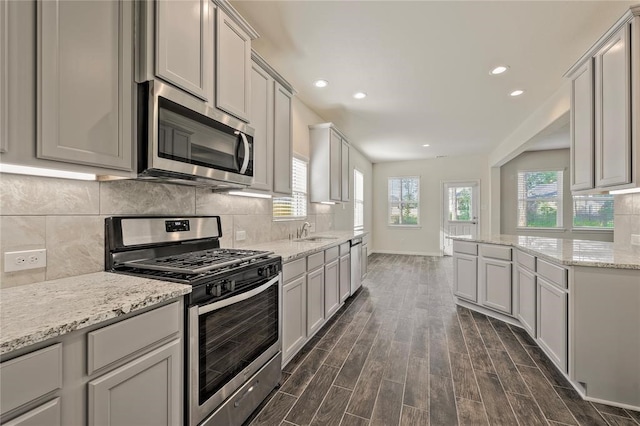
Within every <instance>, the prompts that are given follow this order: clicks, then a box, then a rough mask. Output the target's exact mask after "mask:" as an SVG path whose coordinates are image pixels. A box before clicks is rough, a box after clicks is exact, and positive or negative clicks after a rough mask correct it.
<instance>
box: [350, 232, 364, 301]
mask: <svg viewBox="0 0 640 426" xmlns="http://www.w3.org/2000/svg"><path fill="white" fill-rule="evenodd" d="M361 260H362V238H361V237H356V238H353V239H352V240H351V295H353V294H354V293H355V292H356V290H358V289H359V288H360V286H361V285H362V263H361Z"/></svg>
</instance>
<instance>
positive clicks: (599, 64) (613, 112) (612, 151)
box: [595, 25, 631, 187]
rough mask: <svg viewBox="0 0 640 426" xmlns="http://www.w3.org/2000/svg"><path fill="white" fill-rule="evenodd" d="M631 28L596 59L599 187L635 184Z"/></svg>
mask: <svg viewBox="0 0 640 426" xmlns="http://www.w3.org/2000/svg"><path fill="white" fill-rule="evenodd" d="M630 37H631V36H630V26H629V25H625V26H624V27H623V28H622V30H620V31H619V32H618V33H617V34H615V35H614V36H613V37H612V38H611V40H610V41H609V42H608V43H607V44H606V45H605V46H604V47H603V48H602V49H600V51H599V52H598V53H597V54H596V56H595V65H596V70H595V80H596V94H595V115H596V123H595V125H596V127H595V140H596V186H598V187H607V186H614V185H620V184H625V183H629V182H631V121H630V120H631V90H630V87H631V81H630V78H631V75H630V56H631V55H630Z"/></svg>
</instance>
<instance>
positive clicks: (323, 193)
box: [309, 123, 350, 203]
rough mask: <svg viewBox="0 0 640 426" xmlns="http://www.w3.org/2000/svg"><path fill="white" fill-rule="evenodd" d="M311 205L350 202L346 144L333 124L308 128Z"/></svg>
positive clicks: (347, 145)
mask: <svg viewBox="0 0 640 426" xmlns="http://www.w3.org/2000/svg"><path fill="white" fill-rule="evenodd" d="M309 135H310V143H311V167H310V170H311V176H310V181H311V188H310V189H311V197H310V199H311V202H313V203H319V202H325V201H328V202H338V203H339V202H346V201H349V186H350V185H349V184H350V179H349V176H350V172H349V170H350V169H349V143H348V142H347V140H346V138H345V137H344V136H343V135H342V134H341V133H340V132H339V131H338V130H337V129H336V128H335V127H334V126H333V124H332V123H323V124H314V125H311V126H309Z"/></svg>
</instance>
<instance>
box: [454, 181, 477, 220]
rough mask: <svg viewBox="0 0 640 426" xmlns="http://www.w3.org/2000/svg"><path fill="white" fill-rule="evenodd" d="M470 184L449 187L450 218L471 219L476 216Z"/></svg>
mask: <svg viewBox="0 0 640 426" xmlns="http://www.w3.org/2000/svg"><path fill="white" fill-rule="evenodd" d="M472 193H473V188H472V187H470V186H452V187H450V188H449V220H450V221H455V220H471V218H472V217H474V214H475V212H473V211H472V210H471V209H472V206H471V194H472Z"/></svg>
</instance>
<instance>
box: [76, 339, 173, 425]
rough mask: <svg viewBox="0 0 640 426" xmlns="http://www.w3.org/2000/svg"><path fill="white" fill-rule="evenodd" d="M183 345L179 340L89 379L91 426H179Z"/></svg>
mask: <svg viewBox="0 0 640 426" xmlns="http://www.w3.org/2000/svg"><path fill="white" fill-rule="evenodd" d="M181 351H182V345H181V340H180V339H175V340H173V341H171V342H169V343H167V344H165V345H163V346H161V347H159V348H158V349H156V350H154V351H152V352H150V353H148V354H146V355H143V356H141V357H139V358H136V359H135V360H133V361H131V362H130V363H128V364H125V365H123V366H122V367H120V368H118V369H116V370H114V371H112V372H110V373H107V374H105V375H103V376H100V377H98V378H97V379H94V380H92V381H90V382H89V384H88V388H89V398H88V405H89V422H88V424H89V425H140V426H141V425H149V426H160V425H167V426H169V425H176V424H179V423H180V421H181V419H180V413H181V411H180V405H181V399H180V394H181V391H180V383H181V380H180V375H181V369H182V357H181Z"/></svg>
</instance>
